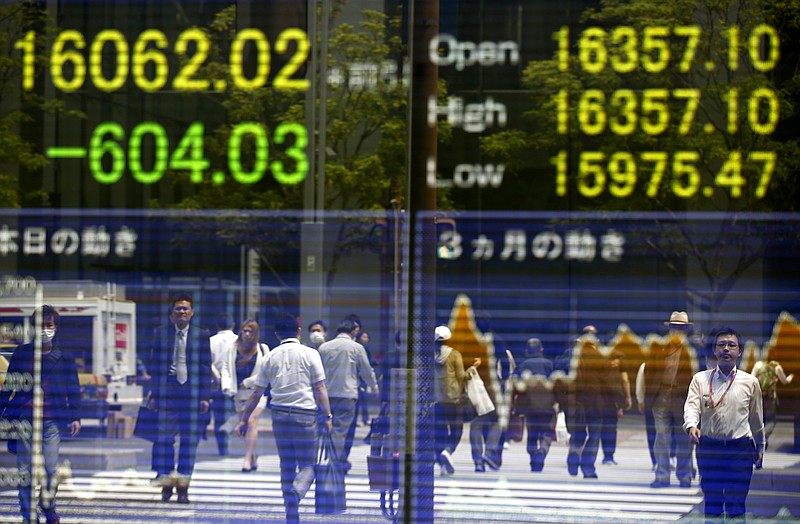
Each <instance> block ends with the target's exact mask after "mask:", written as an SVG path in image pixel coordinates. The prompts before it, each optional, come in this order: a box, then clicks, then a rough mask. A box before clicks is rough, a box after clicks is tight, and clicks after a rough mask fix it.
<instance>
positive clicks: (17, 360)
mask: <svg viewBox="0 0 800 524" xmlns="http://www.w3.org/2000/svg"><path fill="white" fill-rule="evenodd" d="M30 322H31V325H32V326H34V327H35V337H36V340H35V341H33V342H28V343H27V344H22V345H20V346H18V347H17V348H16V349H15V350H14V353H13V354H12V356H11V359H10V361H9V363H8V370H7V371H6V381H5V386H6V387H4V388H2V391H0V413H2V419H3V420H5V421H12V420H19V421H20V422H21V423H22V424H23V425H25V426H27V427H28V428H32V427H33V421H34V412H35V410H38V409H41V418H42V435H41V439H42V443H41V446H42V448H41V453H42V457H43V459H44V473H45V475H44V482H43V485H42V486H41V490H40V493H39V502H38V505H39V507H40V508H41V509H42V512H43V513H44V517H45V522H47V524H58V523H59V522H61V518H60V517H59V515H58V513H57V512H56V492H57V491H58V483H59V480H60V479H59V478H58V472H57V471H58V458H59V448H60V444H61V431H62V430H66V431H67V432H68V433H69V434H70V435H71V436H73V437H75V436H77V435H78V433H79V432H80V430H81V421H80V412H81V392H80V383H79V382H78V371H77V368H76V366H75V361H74V359H73V358H72V357H71V356H70V355H69V354H68V353H67V352H66V351H64V350H63V349H61V347H60V345H59V343H58V339H57V338H56V334H57V333H58V329H59V326H60V315H59V314H58V311H56V309H55V308H54V307H53V306H50V305H45V306H42V307H41V308H38V309H37V310H36V311H34V313H33V314H32V315H31V319H30ZM37 351H41V382H40V384H41V391H42V404H41V406H34V392H33V389H32V388H22V387H16V384H20V385H21V384H23V383H27V382H28V380H26V379H25V377H27V378H32V377H33V376H34V360H35V357H36V355H35V353H36V352H37ZM12 384H13V385H14V386H11V387H8V386H9V385H12ZM16 437H17V438H16V439H15V440H10V441H9V444H10V445H11V447H12V448H13V449H15V451H16V455H17V471H18V472H19V474H20V477H21V478H25V479H30V480H29V481H28V482H20V483H19V486H18V494H19V511H20V513H21V514H22V522H25V523H28V522H38V521H39V520H38V517H37V515H36V514H37V509H36V507H34V506H33V504H32V503H33V497H34V492H33V485H34V477H33V475H32V469H31V465H32V463H33V452H34V444H33V440H34V436H33V434H32V432H31V431H19V432H18V434H17V435H16ZM12 442H13V444H11V443H12Z"/></svg>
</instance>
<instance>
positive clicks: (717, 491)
mask: <svg viewBox="0 0 800 524" xmlns="http://www.w3.org/2000/svg"><path fill="white" fill-rule="evenodd" d="M754 458H755V445H754V444H753V441H752V440H751V439H750V438H748V437H744V438H740V439H736V440H716V439H711V438H708V437H701V438H700V444H699V445H698V446H697V467H698V469H699V470H700V487H701V488H702V490H703V498H704V499H705V514H706V516H709V517H712V516H713V517H721V516H722V514H723V511H724V512H726V513H727V514H728V517H729V518H733V517H739V516H741V515H744V512H745V502H746V500H747V492H748V491H749V490H750V479H751V478H752V477H753V462H754Z"/></svg>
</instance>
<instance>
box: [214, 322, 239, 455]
mask: <svg viewBox="0 0 800 524" xmlns="http://www.w3.org/2000/svg"><path fill="white" fill-rule="evenodd" d="M215 325H216V328H217V333H216V334H215V335H212V336H211V339H210V344H211V366H212V367H211V373H212V378H211V380H212V384H211V414H212V415H213V416H214V436H215V437H216V439H217V450H218V451H219V454H220V455H227V454H228V434H227V433H226V432H225V431H223V430H222V429H220V428H221V427H222V425H223V424H225V421H226V420H228V416H230V414H231V412H232V411H233V410H232V409H231V408H232V405H231V404H232V402H231V399H230V398H228V396H227V395H225V394H224V393H223V392H222V387H221V386H220V383H221V378H222V366H223V363H224V362H225V356H226V355H227V353H228V349H229V348H230V347H231V346H232V345H233V343H234V342H236V333H234V332H233V322H232V321H231V320H230V319H229V318H228V315H227V314H225V313H222V314H221V315H219V316H218V317H217V320H216V322H215Z"/></svg>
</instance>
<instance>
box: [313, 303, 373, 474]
mask: <svg viewBox="0 0 800 524" xmlns="http://www.w3.org/2000/svg"><path fill="white" fill-rule="evenodd" d="M336 333H337V334H336V338H334V339H332V340H329V341H327V342H325V343H324V344H322V345H321V346H320V347H319V356H320V358H321V359H322V366H323V367H324V368H325V376H326V377H327V378H326V385H327V387H328V397H329V398H330V404H331V413H333V432H332V433H331V437H332V440H333V445H334V448H335V449H336V452H337V454H338V456H339V459H340V460H342V461H343V462H345V461H347V459H348V457H349V455H350V442H349V439H348V435H349V434H350V431H351V426H355V423H356V403H357V402H358V382H359V380H363V381H364V382H365V383H366V385H367V387H368V388H370V389H371V390H373V391H375V393H376V394H377V391H378V383H377V381H376V380H375V372H374V371H373V370H372V366H370V364H369V358H368V357H367V352H366V351H364V347H363V346H362V345H361V344H359V343H358V342H356V341H355V340H353V338H354V337H355V335H356V325H355V323H354V322H353V321H352V320H350V319H347V318H346V319H344V320H342V321H341V322H340V323H339V326H338V327H337V328H336Z"/></svg>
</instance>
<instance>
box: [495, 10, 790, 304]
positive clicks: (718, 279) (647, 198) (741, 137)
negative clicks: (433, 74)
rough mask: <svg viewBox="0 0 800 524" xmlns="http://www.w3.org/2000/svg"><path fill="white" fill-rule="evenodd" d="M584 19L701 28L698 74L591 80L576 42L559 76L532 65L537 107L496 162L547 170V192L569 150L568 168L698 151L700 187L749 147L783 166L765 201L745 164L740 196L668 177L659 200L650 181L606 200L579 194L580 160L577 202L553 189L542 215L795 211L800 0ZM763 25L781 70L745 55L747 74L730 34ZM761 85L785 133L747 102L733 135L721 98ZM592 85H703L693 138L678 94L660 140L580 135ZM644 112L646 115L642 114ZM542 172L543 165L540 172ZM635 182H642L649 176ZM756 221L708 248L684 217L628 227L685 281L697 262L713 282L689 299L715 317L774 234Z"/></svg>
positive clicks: (677, 46)
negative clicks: (771, 96)
mask: <svg viewBox="0 0 800 524" xmlns="http://www.w3.org/2000/svg"><path fill="white" fill-rule="evenodd" d="M583 23H584V24H585V27H590V26H593V27H600V28H604V29H606V30H607V32H608V33H610V32H611V31H612V30H613V29H614V28H615V27H619V26H629V27H633V28H635V29H636V32H637V34H638V35H641V34H642V30H643V28H645V27H655V26H662V27H669V28H674V27H677V26H689V25H694V26H700V27H701V28H702V38H701V39H700V41H699V43H698V48H697V56H696V57H695V59H694V61H693V62H692V64H693V67H692V68H691V69H690V70H688V71H685V72H680V71H677V70H676V69H677V68H674V67H672V68H667V69H666V70H665V71H663V72H658V73H648V72H646V71H644V69H643V68H642V67H638V68H636V69H634V70H632V71H630V72H623V73H620V72H615V71H614V70H613V68H612V67H608V66H607V67H605V68H604V69H603V70H602V71H600V72H596V73H590V72H587V71H586V70H585V68H583V67H581V64H580V59H579V56H578V49H577V47H578V46H577V44H574V45H572V48H571V49H570V56H569V67H568V70H566V71H561V70H560V69H559V63H558V61H557V57H554V59H553V60H545V61H534V62H530V63H529V64H527V66H526V68H525V70H524V72H523V76H522V82H523V84H524V86H525V88H526V89H527V90H528V92H529V93H530V106H529V109H528V110H527V111H526V112H525V114H524V117H525V126H524V128H523V129H515V130H509V131H504V132H501V133H497V134H494V135H491V136H488V137H485V138H484V139H483V140H482V148H483V151H484V152H485V153H486V154H487V155H488V156H490V157H491V158H493V159H499V160H501V161H503V162H504V163H505V164H506V166H507V169H508V170H509V171H511V172H512V174H513V175H516V176H517V177H520V178H522V177H526V176H530V173H537V174H540V173H543V172H545V171H546V172H547V173H550V174H549V175H548V176H550V177H553V178H551V179H550V180H542V181H541V182H540V184H541V186H544V187H548V188H553V187H555V182H554V178H555V168H554V167H553V166H547V161H548V159H549V158H550V157H552V156H553V155H555V153H556V152H557V151H559V150H566V151H568V152H569V158H570V160H571V161H574V160H575V158H576V157H577V156H578V155H579V154H580V152H582V151H602V152H604V153H605V154H606V158H608V155H610V154H611V153H612V152H617V151H621V152H630V153H631V154H632V155H638V154H639V152H641V151H666V152H669V153H670V154H672V153H674V152H675V151H688V152H698V153H699V163H698V168H699V171H700V173H701V176H702V180H703V184H701V186H702V185H705V184H711V183H713V181H714V180H715V177H716V176H717V174H718V173H719V172H720V169H721V166H722V165H723V162H724V160H725V159H727V158H728V155H729V154H730V152H731V151H741V154H742V157H743V158H746V157H747V155H748V154H749V153H750V152H752V151H769V152H771V151H774V152H775V153H776V158H777V165H776V169H775V172H774V174H773V176H772V180H771V182H770V185H769V188H768V191H767V192H766V195H765V196H764V197H763V198H758V197H757V196H756V195H755V191H754V186H755V184H756V180H757V179H758V176H759V173H758V172H756V169H755V168H752V167H749V166H748V167H745V168H743V169H742V176H743V177H745V179H746V183H745V186H744V188H743V189H742V192H741V195H740V196H738V197H734V196H732V194H731V192H730V191H726V188H725V187H716V188H715V189H714V195H713V198H709V197H704V196H701V195H700V194H698V195H696V196H695V197H693V198H688V199H684V198H680V197H678V196H675V195H674V194H672V191H670V186H669V184H670V183H671V181H669V180H666V181H663V182H662V186H661V188H660V189H659V191H658V192H657V194H648V193H647V185H646V184H643V183H641V182H637V184H636V188H635V191H633V192H632V193H631V194H630V195H628V196H613V195H611V194H610V191H608V190H606V191H604V192H603V193H602V194H601V195H599V196H595V197H592V198H588V197H585V196H582V195H580V194H576V193H578V192H577V191H576V183H575V169H574V167H575V166H574V164H573V165H572V166H571V168H570V174H569V183H568V191H569V197H568V198H562V199H560V200H559V199H557V198H553V194H554V190H552V189H551V190H550V191H551V192H550V194H549V197H546V198H542V199H541V201H537V203H536V204H537V205H540V207H537V209H547V208H551V207H555V208H559V207H561V208H563V207H565V206H567V207H568V208H569V209H586V210H592V211H602V210H608V211H628V210H632V211H666V212H668V213H676V214H677V213H680V212H682V211H684V210H699V209H704V210H710V211H724V212H728V213H731V215H730V216H731V221H740V222H741V221H742V220H743V219H744V216H743V215H741V213H743V212H754V211H772V210H780V211H789V212H796V211H797V210H798V204H797V202H798V194H797V193H798V190H797V189H796V188H797V183H796V175H797V173H798V168H800V165H798V164H799V163H800V160H799V159H800V140H798V135H797V129H798V114H797V107H798V102H799V101H800V97H799V96H798V95H799V94H800V91H799V90H798V88H799V87H800V75H799V74H798V71H800V68H799V67H798V64H800V59H798V57H800V53H798V51H797V50H796V45H795V43H796V42H797V41H798V39H799V38H800V5H799V4H798V2H797V1H796V0H795V1H788V0H787V1H775V0H761V1H753V2H736V1H725V0H715V1H699V0H669V1H663V0H604V1H603V2H602V3H601V6H600V8H598V9H596V10H591V11H587V12H586V13H584V17H583ZM760 23H765V24H769V25H770V26H772V27H774V28H775V29H776V30H777V31H778V32H779V36H780V41H781V43H782V45H781V56H780V60H779V62H778V67H776V68H774V69H772V70H770V71H766V72H759V71H756V70H755V69H754V68H753V67H752V66H750V65H749V64H748V63H747V62H746V60H744V59H743V60H742V61H741V62H740V63H741V65H740V67H739V68H738V69H737V70H732V69H731V68H730V67H729V61H728V55H727V52H728V44H727V41H726V40H725V38H726V36H725V35H726V33H725V31H726V30H728V29H729V28H731V27H734V26H738V27H739V28H740V32H741V34H742V35H749V34H750V31H751V30H752V28H753V27H754V26H755V25H757V24H760ZM581 30H582V28H580V29H574V32H573V35H572V37H571V40H570V41H571V42H575V41H576V40H577V38H578V36H577V34H578V33H579V32H580V31H581ZM604 45H605V46H606V48H607V49H608V53H609V55H611V54H613V53H616V52H618V48H617V47H615V45H616V44H615V43H614V42H612V41H611V39H610V38H609V39H607V40H606V41H605V42H604ZM685 48H686V39H685V38H673V39H671V40H670V41H669V50H670V52H671V56H673V57H681V56H682V53H683V52H684V50H685ZM740 55H741V56H746V55H747V51H746V50H745V51H741V50H740ZM710 62H713V64H714V65H715V67H713V68H710V67H707V66H706V64H707V63H710ZM763 87H767V88H769V89H771V90H773V91H774V92H775V93H777V95H778V98H779V104H780V106H779V107H780V110H779V112H780V122H779V125H778V126H777V128H776V129H775V130H774V131H773V132H772V133H768V134H759V133H756V132H754V131H753V129H752V126H751V125H750V124H749V123H748V120H747V115H746V113H747V111H746V108H747V103H745V102H742V103H741V104H740V105H741V106H743V107H744V108H745V109H744V110H741V111H739V120H738V130H737V132H735V133H730V132H728V129H727V127H726V126H727V121H726V117H727V111H728V106H727V105H726V104H725V103H724V96H726V95H727V94H728V93H730V92H731V91H732V90H738V93H739V97H740V100H743V101H747V100H748V98H749V97H750V95H751V94H752V93H753V92H754V90H755V89H757V88H763ZM587 89H598V90H600V91H601V92H602V93H604V94H605V95H606V96H610V94H611V93H613V92H615V91H617V90H620V89H630V90H632V91H633V92H634V93H642V92H643V91H644V90H647V89H664V90H668V91H669V92H670V93H674V92H675V90H677V89H697V90H699V91H700V92H701V94H702V99H701V103H700V104H699V107H698V110H697V114H696V116H695V118H694V123H693V126H692V127H691V129H689V130H688V132H687V131H686V130H683V132H681V130H680V123H681V122H680V120H681V116H682V115H683V114H684V111H685V107H686V103H685V101H684V100H675V99H674V98H672V99H670V101H669V115H670V123H669V127H668V128H667V131H666V132H664V133H663V134H658V135H648V134H645V133H642V132H640V131H637V132H634V133H631V134H624V135H622V136H621V135H620V134H614V133H613V132H611V131H609V127H608V126H606V128H605V129H604V131H603V132H601V133H600V134H597V135H589V134H586V133H583V132H581V131H580V127H581V126H580V118H581V115H579V111H578V110H577V109H576V107H577V106H578V103H579V99H580V97H581V96H582V94H583V93H585V92H586V90H587ZM563 90H566V92H568V93H569V97H568V101H569V112H568V113H567V115H568V116H567V122H566V124H567V129H568V131H567V132H566V133H561V134H559V133H556V132H554V130H555V129H556V128H557V126H558V119H557V115H558V110H557V98H556V95H557V94H558V93H559V92H562V91H563ZM606 107H607V108H608V109H607V111H608V118H609V120H610V119H612V118H615V117H617V116H618V115H619V114H620V113H619V112H617V113H615V108H613V107H612V106H611V105H610V104H607V105H606ZM637 114H638V115H641V114H642V113H641V111H640V110H639V109H637ZM583 116H584V117H585V114H584V115H583ZM640 118H641V117H640ZM709 126H710V127H709ZM531 152H533V153H531ZM531 159H533V161H532V160H531ZM574 163H577V162H574ZM542 165H545V166H547V169H543V168H542ZM639 175H640V176H642V173H641V171H640V173H639ZM645 175H646V173H645ZM541 186H540V187H541ZM543 193H547V191H543ZM505 201H506V202H508V203H513V202H515V201H519V199H513V198H507V199H505ZM553 202H555V204H553ZM528 203H529V202H526V204H528ZM748 224H751V225H749V226H748V227H750V228H751V233H750V234H748V235H745V236H742V237H739V238H729V237H728V236H727V235H726V234H725V231H724V229H725V228H724V227H723V228H722V231H720V233H719V236H718V237H715V238H713V239H703V245H699V244H698V240H699V239H697V238H693V236H692V233H691V232H690V231H687V230H686V229H685V228H683V227H682V226H681V225H680V222H673V221H668V223H664V224H662V226H661V228H660V229H658V230H657V231H655V232H653V231H631V232H630V234H631V235H638V236H641V237H643V238H644V241H645V242H646V243H647V244H648V245H649V246H650V247H651V249H652V250H653V252H654V253H656V254H657V255H658V256H660V258H661V259H662V261H663V262H664V263H665V265H666V266H667V267H669V268H670V269H671V270H673V271H674V272H675V273H676V274H678V275H685V273H686V265H687V263H688V262H689V261H690V260H693V261H694V264H696V266H697V267H699V268H700V270H701V272H702V274H703V275H704V276H705V277H706V282H707V287H706V286H700V287H698V288H694V289H688V288H687V290H686V292H687V299H688V300H689V301H692V302H694V303H695V304H696V305H697V307H699V308H701V309H706V310H710V311H715V310H717V309H718V308H719V306H720V304H721V303H722V301H723V300H724V298H725V296H726V295H727V293H728V292H729V291H730V290H731V289H732V287H733V285H734V283H735V282H736V280H737V278H739V277H740V276H741V275H742V274H743V273H744V272H745V271H746V270H747V269H748V268H749V267H751V266H752V265H753V264H754V263H755V262H757V261H758V260H760V259H761V257H762V254H763V253H762V251H761V246H753V245H749V244H748V243H749V242H750V241H751V239H752V238H757V237H763V238H769V236H770V232H769V231H762V230H760V229H759V228H760V226H759V225H758V224H757V223H756V222H755V221H753V222H752V223H748Z"/></svg>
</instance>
